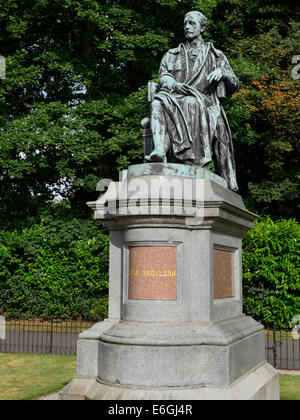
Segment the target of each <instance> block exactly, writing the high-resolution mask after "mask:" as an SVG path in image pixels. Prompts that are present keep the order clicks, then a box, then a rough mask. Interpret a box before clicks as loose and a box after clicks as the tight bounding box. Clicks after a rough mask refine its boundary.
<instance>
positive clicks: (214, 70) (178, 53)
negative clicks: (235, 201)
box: [145, 11, 239, 191]
mask: <svg viewBox="0 0 300 420" xmlns="http://www.w3.org/2000/svg"><path fill="white" fill-rule="evenodd" d="M206 25H207V20H206V18H205V16H204V15H203V14H202V13H200V12H198V11H191V12H189V13H187V14H186V16H185V18H184V33H185V37H186V42H185V43H182V44H180V45H179V46H178V47H177V48H174V49H171V50H169V51H168V52H167V53H166V54H165V55H164V57H163V59H162V62H161V65H160V71H159V85H158V89H157V92H156V93H155V95H154V99H153V101H152V103H151V117H150V128H151V132H152V139H153V145H154V150H153V151H152V153H151V154H150V155H148V156H146V157H145V159H146V161H148V162H167V160H169V159H170V158H169V155H170V153H171V155H172V157H171V159H172V161H173V162H177V163H185V164H189V165H198V166H200V167H206V168H208V167H209V164H210V162H211V161H212V154H214V163H215V170H216V172H217V173H218V174H219V175H220V176H221V177H223V178H225V179H226V180H227V182H228V187H229V188H230V189H231V190H233V191H237V190H238V186H237V181H236V171H235V162H234V153H233V145H232V137H231V132H230V128H229V124H228V121H227V118H226V115H225V112H224V109H223V106H222V101H223V99H225V98H226V97H227V96H230V95H232V94H233V93H235V92H236V91H237V90H238V87H239V81H238V79H237V77H236V75H235V74H234V72H233V70H232V68H231V67H230V65H229V63H228V60H227V58H226V57H225V55H224V54H223V53H222V52H221V51H220V50H217V49H216V48H215V47H214V46H213V45H212V44H211V43H210V42H205V41H204V40H203V37H202V36H203V33H204V32H205V28H206Z"/></svg>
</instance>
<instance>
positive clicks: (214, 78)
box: [207, 68, 223, 84]
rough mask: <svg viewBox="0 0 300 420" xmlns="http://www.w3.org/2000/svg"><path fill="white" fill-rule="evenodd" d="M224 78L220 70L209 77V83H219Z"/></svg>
mask: <svg viewBox="0 0 300 420" xmlns="http://www.w3.org/2000/svg"><path fill="white" fill-rule="evenodd" d="M222 78H223V72H222V69H220V68H218V69H216V70H214V71H213V72H212V73H210V74H209V75H208V76H207V80H208V83H209V84H211V83H213V82H219V81H220V80H221V79H222Z"/></svg>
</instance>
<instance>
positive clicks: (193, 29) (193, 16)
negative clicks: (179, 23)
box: [184, 10, 207, 40]
mask: <svg viewBox="0 0 300 420" xmlns="http://www.w3.org/2000/svg"><path fill="white" fill-rule="evenodd" d="M206 26H207V19H206V17H205V16H204V15H203V13H201V12H198V11H196V10H192V11H191V12H188V13H187V14H186V15H185V17H184V33H185V36H186V38H187V40H192V39H195V38H198V37H199V36H200V35H201V34H203V33H204V32H205V29H206Z"/></svg>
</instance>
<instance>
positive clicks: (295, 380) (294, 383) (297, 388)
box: [280, 375, 300, 400]
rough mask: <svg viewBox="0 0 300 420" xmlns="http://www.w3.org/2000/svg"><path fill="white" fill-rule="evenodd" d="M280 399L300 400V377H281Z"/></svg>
mask: <svg viewBox="0 0 300 420" xmlns="http://www.w3.org/2000/svg"><path fill="white" fill-rule="evenodd" d="M280 399H281V400H300V375H280Z"/></svg>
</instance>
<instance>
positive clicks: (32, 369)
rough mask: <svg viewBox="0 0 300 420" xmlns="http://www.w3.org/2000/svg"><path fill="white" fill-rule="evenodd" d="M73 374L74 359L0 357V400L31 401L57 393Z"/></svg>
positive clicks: (18, 355) (25, 356)
mask: <svg viewBox="0 0 300 420" xmlns="http://www.w3.org/2000/svg"><path fill="white" fill-rule="evenodd" d="M75 373H76V357H75V356H61V355H52V354H51V355H44V354H12V353H0V400H33V399H36V398H39V397H41V396H43V395H47V394H51V393H53V392H57V391H59V390H60V389H62V388H63V387H64V386H65V385H66V384H67V383H68V382H70V381H71V380H72V379H73V377H74V376H75Z"/></svg>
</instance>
